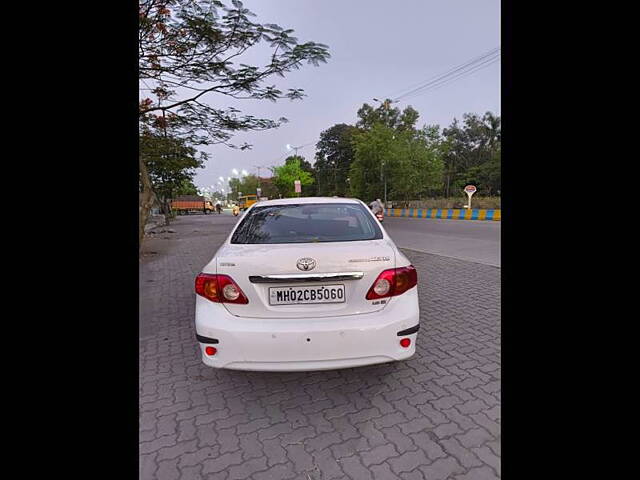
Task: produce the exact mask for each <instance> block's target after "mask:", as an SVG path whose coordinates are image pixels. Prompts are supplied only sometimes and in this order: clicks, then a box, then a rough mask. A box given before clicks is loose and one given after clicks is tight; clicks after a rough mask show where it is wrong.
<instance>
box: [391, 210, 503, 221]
mask: <svg viewBox="0 0 640 480" xmlns="http://www.w3.org/2000/svg"><path fill="white" fill-rule="evenodd" d="M384 214H385V216H387V217H410V218H441V219H447V220H494V221H499V220H500V210H487V209H470V210H469V209H467V208H461V209H456V208H387V209H385V213H384Z"/></svg>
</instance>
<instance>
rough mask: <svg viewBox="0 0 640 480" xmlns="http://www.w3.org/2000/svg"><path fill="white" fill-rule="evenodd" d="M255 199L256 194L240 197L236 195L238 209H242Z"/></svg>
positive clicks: (251, 203) (254, 201) (256, 199)
mask: <svg viewBox="0 0 640 480" xmlns="http://www.w3.org/2000/svg"><path fill="white" fill-rule="evenodd" d="M257 201H258V196H257V195H244V196H242V197H238V207H239V208H240V210H242V211H244V210H246V209H247V208H249V207H250V206H251V205H253V204H254V203H256V202H257Z"/></svg>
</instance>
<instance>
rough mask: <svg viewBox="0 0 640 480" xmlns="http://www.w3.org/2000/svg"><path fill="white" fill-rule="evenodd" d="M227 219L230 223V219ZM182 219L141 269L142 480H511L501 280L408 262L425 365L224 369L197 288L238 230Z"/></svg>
mask: <svg viewBox="0 0 640 480" xmlns="http://www.w3.org/2000/svg"><path fill="white" fill-rule="evenodd" d="M225 217H226V218H225ZM228 217H229V216H227V215H220V216H192V217H191V216H189V217H180V218H179V219H177V220H176V221H175V222H174V223H173V224H172V225H171V228H172V229H174V230H175V233H172V234H167V237H168V239H165V238H164V237H155V238H150V239H147V240H146V242H147V244H146V245H145V250H146V251H153V252H156V253H155V254H147V255H143V259H142V260H141V264H140V297H141V298H140V362H139V365H140V379H139V384H140V478H141V480H147V479H149V480H150V479H157V480H168V479H182V480H186V479H196V478H200V479H214V478H224V479H225V480H229V479H230V478H233V479H238V480H242V479H245V478H246V479H249V478H252V479H283V480H286V479H292V480H297V479H301V480H308V478H311V479H313V480H319V479H322V480H329V479H343V478H344V479H347V478H348V479H351V480H359V479H394V478H402V479H413V478H415V479H422V478H426V479H429V480H432V479H439V478H442V479H445V478H460V479H462V478H464V479H477V480H481V479H484V478H499V476H500V309H499V306H500V269H499V268H496V267H492V266H489V265H483V264H478V263H471V262H466V261H463V260H458V259H453V258H447V257H441V256H437V255H430V254H426V253H420V252H415V251H411V250H404V252H405V254H406V255H407V256H408V257H409V259H410V260H411V262H412V263H413V265H414V266H415V267H416V269H417V271H418V281H419V286H418V289H419V298H420V309H421V311H420V325H421V329H420V332H419V335H418V341H417V346H416V347H417V348H416V355H415V356H414V357H413V358H411V359H409V360H407V361H405V362H402V363H391V364H384V365H375V366H369V367H363V368H352V369H344V370H334V371H327V372H309V373H306V372H296V373H267V372H238V371H225V370H214V369H211V368H209V367H205V366H204V365H203V364H202V363H201V361H200V352H199V349H198V345H197V343H196V341H195V332H194V313H195V294H194V293H193V281H194V278H195V276H196V275H197V274H198V273H199V271H200V269H201V268H202V267H203V266H204V265H205V264H206V263H207V262H208V261H209V260H210V259H211V257H212V256H213V254H214V252H215V250H216V249H217V247H218V245H219V244H220V243H221V242H222V241H223V240H224V238H225V237H226V236H227V235H228V232H229V230H230V228H231V226H232V223H231V222H230V221H229V218H228Z"/></svg>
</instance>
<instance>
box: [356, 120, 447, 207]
mask: <svg viewBox="0 0 640 480" xmlns="http://www.w3.org/2000/svg"><path fill="white" fill-rule="evenodd" d="M435 131H437V130H434V128H433V127H425V128H423V129H422V130H419V131H415V130H409V129H400V130H395V129H392V128H390V127H388V126H385V125H383V124H380V123H376V124H374V125H373V126H372V127H371V128H370V129H369V130H365V131H363V132H361V133H360V134H358V135H356V137H355V161H354V162H353V164H352V166H351V189H352V193H353V194H354V196H357V197H359V198H363V199H365V200H367V201H369V200H373V199H375V198H383V197H384V180H385V178H386V181H387V196H388V197H389V198H396V199H400V198H402V199H409V198H417V197H419V196H421V195H427V194H429V193H430V192H431V191H432V190H433V189H435V188H437V187H438V186H439V185H440V182H441V179H442V170H443V162H442V158H441V155H440V150H439V143H438V142H437V140H436V139H434V132H435Z"/></svg>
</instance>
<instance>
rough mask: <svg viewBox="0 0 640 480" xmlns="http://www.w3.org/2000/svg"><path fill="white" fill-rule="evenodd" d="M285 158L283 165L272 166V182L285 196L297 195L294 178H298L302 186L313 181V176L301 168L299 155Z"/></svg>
mask: <svg viewBox="0 0 640 480" xmlns="http://www.w3.org/2000/svg"><path fill="white" fill-rule="evenodd" d="M287 160H288V161H287V162H286V163H285V164H284V165H282V166H280V167H273V183H274V184H275V186H276V188H277V189H278V193H279V194H280V195H282V196H283V197H285V198H286V197H295V196H298V194H297V193H295V186H294V181H295V180H300V183H301V185H302V186H303V188H304V186H305V185H311V184H312V183H313V182H314V179H313V176H312V175H311V174H310V173H309V172H308V171H305V170H304V169H303V167H302V162H301V160H300V157H295V156H294V157H289V158H288V159H287Z"/></svg>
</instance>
